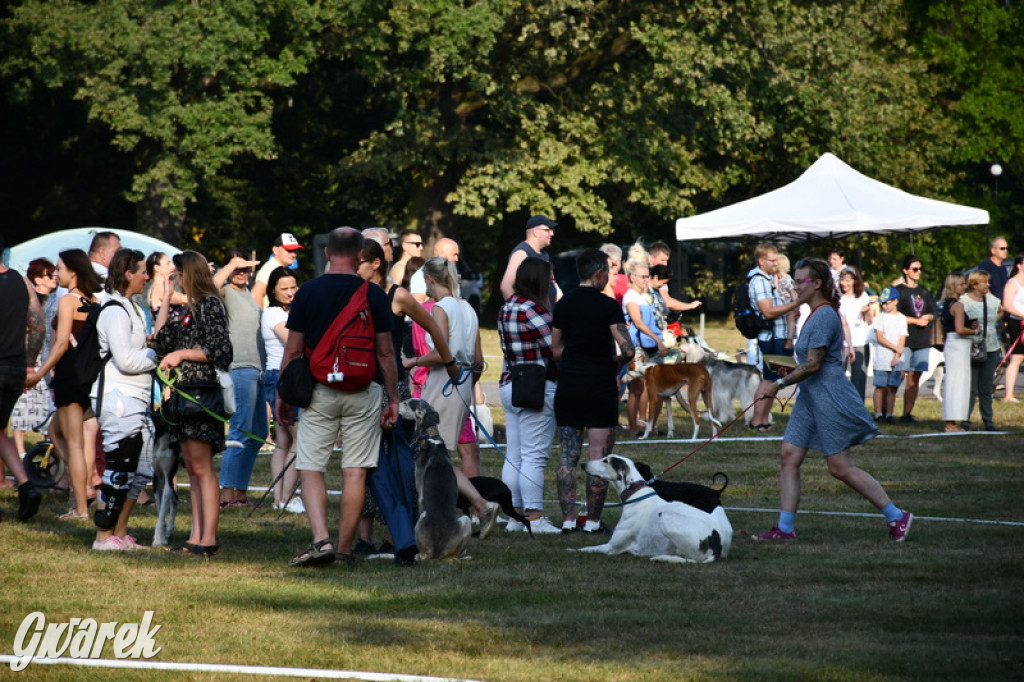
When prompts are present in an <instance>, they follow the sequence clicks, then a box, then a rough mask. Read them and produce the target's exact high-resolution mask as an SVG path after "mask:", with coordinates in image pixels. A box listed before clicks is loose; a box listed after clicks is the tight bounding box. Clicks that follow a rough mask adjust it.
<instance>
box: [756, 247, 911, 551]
mask: <svg viewBox="0 0 1024 682" xmlns="http://www.w3.org/2000/svg"><path fill="white" fill-rule="evenodd" d="M793 283H794V285H795V286H796V292H797V296H798V300H799V301H800V302H801V303H806V304H808V305H809V306H810V307H811V314H810V316H809V317H808V319H807V322H806V323H805V324H804V327H803V330H802V331H801V333H800V337H799V338H798V340H797V343H796V348H795V349H794V350H795V351H796V358H797V360H798V362H799V363H800V364H799V365H798V366H797V367H796V368H795V369H793V371H792V372H790V373H789V374H787V375H786V376H785V377H780V378H779V379H777V380H774V381H773V380H766V381H762V382H761V386H760V387H759V388H758V391H757V399H758V400H773V399H774V398H775V395H776V394H777V393H778V391H779V389H780V388H782V387H783V386H792V385H793V384H797V383H798V384H800V385H801V389H800V393H799V395H798V396H797V398H796V404H795V405H794V407H793V416H792V417H790V420H789V424H788V425H787V426H786V433H785V435H784V436H783V438H782V452H781V457H782V471H781V474H780V494H781V498H782V500H781V501H782V504H781V507H782V510H781V512H780V513H779V521H778V524H777V525H775V526H773V527H772V529H771V530H769V531H768V532H767V533H762V534H760V535H754V536H753V539H754V540H795V539H796V530H795V528H794V523H795V521H796V509H797V505H798V504H799V502H800V465H801V464H803V461H804V458H805V457H806V456H807V451H808V450H809V449H811V448H813V449H815V450H820V451H821V452H823V453H824V454H825V461H826V463H827V465H828V471H829V473H830V474H832V476H834V477H835V478H837V479H839V480H840V481H842V482H843V483H845V484H846V485H848V486H850V487H851V488H853V489H854V490H855V491H857V492H858V493H860V494H861V495H862V496H863V497H864V498H865V499H867V500H868V501H869V502H871V503H872V504H873V505H875V506H876V507H877V508H878V509H879V510H881V512H882V514H883V515H884V516H885V518H886V520H887V521H888V526H889V537H890V538H892V539H893V540H894V541H895V542H903V541H904V540H905V539H906V537H907V533H908V532H909V530H910V524H911V522H912V521H913V519H914V515H913V514H911V513H910V512H908V511H904V510H902V509H900V508H899V507H897V506H896V505H894V504H893V503H892V500H890V499H889V496H888V495H887V494H886V492H885V490H884V489H883V488H882V485H881V484H880V483H879V482H878V481H876V480H875V479H874V477H872V476H871V474H869V473H867V472H866V471H864V470H863V469H860V468H859V467H857V466H856V465H855V464H854V463H853V457H852V456H851V455H850V448H851V447H853V446H854V445H859V444H861V443H864V442H866V441H869V440H871V439H872V438H874V437H875V436H877V435H879V433H878V427H876V426H875V424H874V422H873V421H872V420H871V415H870V414H868V411H867V408H865V407H864V401H863V399H862V398H859V397H858V396H857V391H856V389H855V388H854V387H853V384H851V383H850V382H849V380H847V378H846V375H845V374H844V373H843V326H842V322H841V321H840V318H839V313H838V308H839V294H838V291H837V290H836V288H835V283H834V281H833V279H832V273H831V271H830V270H829V267H828V263H826V262H825V261H823V260H817V259H808V260H801V261H799V262H798V263H797V264H796V271H795V273H794V277H793Z"/></svg>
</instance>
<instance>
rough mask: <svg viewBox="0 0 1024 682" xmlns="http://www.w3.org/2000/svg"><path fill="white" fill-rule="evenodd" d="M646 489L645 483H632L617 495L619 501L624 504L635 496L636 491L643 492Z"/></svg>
mask: <svg viewBox="0 0 1024 682" xmlns="http://www.w3.org/2000/svg"><path fill="white" fill-rule="evenodd" d="M646 487H647V481H638V482H637V483H634V484H633V485H631V486H629V487H628V488H626V489H625V490H623V491H622V493H621V494H620V495H619V499H620V500H622V502H623V504H625V502H626V501H627V500H628V499H629V498H631V497H633V495H636V493H637V491H639V490H643V489H644V488H646Z"/></svg>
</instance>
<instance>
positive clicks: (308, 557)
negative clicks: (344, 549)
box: [288, 538, 334, 566]
mask: <svg viewBox="0 0 1024 682" xmlns="http://www.w3.org/2000/svg"><path fill="white" fill-rule="evenodd" d="M328 545H329V546H330V547H331V549H330V551H328V550H325V549H324V547H326V546H328ZM333 563H334V543H333V542H331V539H330V538H324V539H323V540H321V541H320V542H314V543H312V544H311V545H310V546H309V547H307V548H306V549H305V551H303V552H302V554H300V555H298V556H297V557H295V558H293V559H292V560H291V561H289V562H288V565H289V566H323V565H325V564H333Z"/></svg>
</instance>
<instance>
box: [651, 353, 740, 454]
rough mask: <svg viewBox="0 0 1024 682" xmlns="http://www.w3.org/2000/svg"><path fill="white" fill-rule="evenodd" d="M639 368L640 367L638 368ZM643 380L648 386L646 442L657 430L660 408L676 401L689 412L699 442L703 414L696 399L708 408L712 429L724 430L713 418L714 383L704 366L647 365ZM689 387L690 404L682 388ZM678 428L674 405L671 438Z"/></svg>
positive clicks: (669, 432) (670, 407) (688, 364)
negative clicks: (700, 400)
mask: <svg viewBox="0 0 1024 682" xmlns="http://www.w3.org/2000/svg"><path fill="white" fill-rule="evenodd" d="M638 368H639V366H638ZM643 372H644V377H645V380H646V382H647V401H648V406H647V426H646V428H645V429H644V432H643V434H642V435H641V436H640V438H647V437H648V436H650V435H651V431H653V430H654V425H655V424H656V423H657V422H658V415H659V414H661V405H662V403H663V402H665V401H666V400H671V399H672V398H673V397H675V399H676V401H677V402H678V403H679V404H681V405H683V406H684V407H688V408H689V410H688V411H689V413H690V418H691V419H692V420H693V435H692V436H690V438H696V437H697V433H698V432H699V431H700V412H698V411H697V399H698V398H703V400H704V405H705V407H707V408H708V410H707V411H708V417H709V418H710V419H711V423H712V425H714V426H715V427H717V428H719V429H720V428H722V424H721V423H719V422H718V420H717V419H715V417H714V409H715V408H714V404H713V402H714V399H713V397H712V379H711V375H710V374H709V373H708V371H707V370H706V369H704V367H702V366H701V365H697V364H693V363H688V362H681V363H678V364H674V365H669V364H664V365H657V364H655V365H646V366H645V367H644V370H643ZM684 385H685V386H686V387H687V393H686V397H687V400H686V401H685V402H684V401H683V400H682V392H683V390H682V389H683V386H684ZM674 431H675V425H674V424H673V423H672V405H671V403H669V406H668V437H669V438H671V437H672V436H673V435H674Z"/></svg>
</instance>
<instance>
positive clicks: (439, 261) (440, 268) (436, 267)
mask: <svg viewBox="0 0 1024 682" xmlns="http://www.w3.org/2000/svg"><path fill="white" fill-rule="evenodd" d="M423 274H424V275H430V279H432V280H434V281H435V282H437V283H438V284H440V285H441V286H443V287H445V288H447V289H448V291H450V292H451V294H452V298H454V299H456V300H461V297H460V296H459V271H458V270H457V269H456V268H455V262H454V261H450V260H446V259H444V258H441V257H440V256H434V257H433V258H431V259H430V260H428V261H427V262H426V263H424V264H423Z"/></svg>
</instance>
